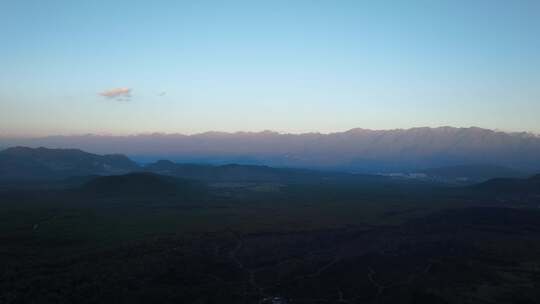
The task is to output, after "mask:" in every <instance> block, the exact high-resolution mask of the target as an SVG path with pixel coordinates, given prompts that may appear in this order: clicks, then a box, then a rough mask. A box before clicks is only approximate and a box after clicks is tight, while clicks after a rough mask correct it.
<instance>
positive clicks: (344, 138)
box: [0, 127, 540, 173]
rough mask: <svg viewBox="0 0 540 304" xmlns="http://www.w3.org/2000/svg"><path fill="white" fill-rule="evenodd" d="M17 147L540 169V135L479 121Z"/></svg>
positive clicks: (274, 162) (219, 160)
mask: <svg viewBox="0 0 540 304" xmlns="http://www.w3.org/2000/svg"><path fill="white" fill-rule="evenodd" d="M14 145H25V146H30V147H40V146H43V147H51V148H67V147H69V148H77V149H83V150H85V151H89V152H92V153H100V154H108V153H126V154H127V155H128V156H129V157H130V158H132V159H135V160H137V161H139V162H153V161H157V160H159V159H169V160H172V161H176V162H190V163H206V164H227V163H237V164H255V165H269V166H277V167H297V168H311V169H330V170H343V171H348V172H362V173H375V172H396V171H409V172H410V171H418V170H423V169H426V168H436V167H447V166H462V165H478V164H482V165H494V166H503V167H508V168H511V169H517V170H519V171H523V172H525V173H532V172H538V171H540V137H539V136H537V135H534V134H531V133H525V132H522V133H506V132H499V131H493V130H488V129H481V128H476V127H471V128H454V127H439V128H427V127H423V128H412V129H396V130H367V129H352V130H349V131H346V132H338V133H330V134H321V133H305V134H281V133H276V132H270V131H264V132H237V133H223V132H207V133H201V134H195V135H182V134H150V135H133V136H100V135H83V136H50V137H42V138H33V139H6V138H4V139H0V146H5V147H7V146H14Z"/></svg>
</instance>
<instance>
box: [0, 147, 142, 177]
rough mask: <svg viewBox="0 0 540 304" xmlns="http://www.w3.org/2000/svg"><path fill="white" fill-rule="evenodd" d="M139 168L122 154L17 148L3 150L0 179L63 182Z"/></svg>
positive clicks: (1, 153)
mask: <svg viewBox="0 0 540 304" xmlns="http://www.w3.org/2000/svg"><path fill="white" fill-rule="evenodd" d="M138 168H139V167H138V165H137V164H136V163H135V162H133V161H132V160H130V159H129V158H128V157H126V156H124V155H119V154H113V155H97V154H92V153H87V152H84V151H81V150H77V149H47V148H43V147H41V148H28V147H14V148H8V149H6V150H3V151H0V179H21V180H31V179H61V178H66V177H71V176H84V175H110V174H122V173H127V172H130V171H134V170H137V169H138Z"/></svg>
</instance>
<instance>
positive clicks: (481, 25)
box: [0, 0, 540, 136]
mask: <svg viewBox="0 0 540 304" xmlns="http://www.w3.org/2000/svg"><path fill="white" fill-rule="evenodd" d="M127 92H129V94H124V93H127ZM538 117H540V1H497V0H492V1H481V0H479V1H428V0H426V1H412V0H411V1H315V0H312V1H299V0H298V1H279V0H272V1H133V0H131V1H97V0H96V1H67V0H66V1H55V0H48V1H38V0H35V1H28V0H17V1H8V0H0V136H2V135H3V136H12V135H16V136H19V135H20V136H23V135H24V136H28V135H32V136H33V135H49V134H84V133H98V134H135V133H149V132H165V133H176V132H179V133H196V132H204V131H209V130H218V131H238V130H243V131H260V130H265V129H269V130H276V131H280V132H294V133H297V132H310V131H320V132H333V131H342V130H347V129H350V128H354V127H362V128H372V129H393V128H409V127H417V126H441V125H451V126H479V127H485V128H492V129H501V130H508V131H531V132H540V119H539V118H538Z"/></svg>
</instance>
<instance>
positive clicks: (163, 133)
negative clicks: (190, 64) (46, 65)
mask: <svg viewBox="0 0 540 304" xmlns="http://www.w3.org/2000/svg"><path fill="white" fill-rule="evenodd" d="M445 128H448V129H480V130H486V131H492V132H495V133H506V134H529V135H533V136H540V132H534V131H507V130H501V129H491V128H483V127H478V126H468V127H455V126H450V125H441V126H437V127H430V126H419V127H409V128H388V129H370V128H362V127H355V128H351V129H346V130H343V131H330V132H322V131H300V132H288V131H275V130H271V129H264V130H261V131H242V130H238V131H218V130H209V131H201V132H193V133H188V132H187V133H182V132H171V133H168V132H140V133H131V134H112V133H98V132H96V133H73V134H49V135H30V134H28V135H9V134H0V139H42V138H50V137H84V136H94V137H137V136H186V137H189V136H200V135H208V134H227V135H235V134H236V135H238V134H265V133H266V134H276V135H314V134H318V135H332V134H342V133H347V132H351V131H360V130H361V131H369V132H391V131H409V130H415V129H445Z"/></svg>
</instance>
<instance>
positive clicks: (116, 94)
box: [99, 88, 131, 101]
mask: <svg viewBox="0 0 540 304" xmlns="http://www.w3.org/2000/svg"><path fill="white" fill-rule="evenodd" d="M99 95H101V96H103V97H105V98H107V99H112V100H117V101H130V100H131V89H130V88H114V89H110V90H106V91H103V92H101V93H99Z"/></svg>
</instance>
